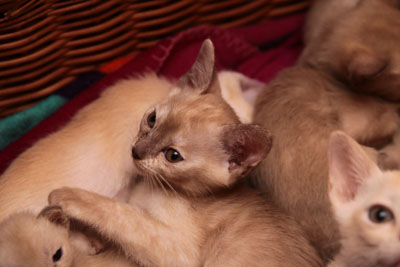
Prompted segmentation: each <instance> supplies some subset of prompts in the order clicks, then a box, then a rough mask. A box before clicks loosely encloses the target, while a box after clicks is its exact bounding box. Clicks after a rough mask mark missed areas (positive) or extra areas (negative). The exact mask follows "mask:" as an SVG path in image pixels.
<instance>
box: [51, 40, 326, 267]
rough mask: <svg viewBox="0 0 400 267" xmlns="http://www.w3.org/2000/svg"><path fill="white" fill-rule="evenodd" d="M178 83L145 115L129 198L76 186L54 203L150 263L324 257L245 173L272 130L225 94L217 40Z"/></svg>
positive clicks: (298, 262) (269, 262) (282, 262)
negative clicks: (244, 115) (243, 118)
mask: <svg viewBox="0 0 400 267" xmlns="http://www.w3.org/2000/svg"><path fill="white" fill-rule="evenodd" d="M178 85H179V87H177V88H175V89H174V90H173V91H172V93H171V95H170V97H169V98H168V99H166V100H165V101H162V102H160V103H159V104H156V105H155V106H154V107H153V108H150V109H149V111H148V112H147V113H146V114H145V115H144V117H143V120H142V123H141V127H140V131H139V133H138V136H137V140H136V142H135V144H134V146H133V148H132V155H133V158H134V163H135V165H136V166H137V168H138V169H139V171H140V173H141V175H142V176H143V180H142V181H140V182H138V184H137V185H135V187H134V188H133V191H132V194H131V198H130V201H129V203H128V204H127V203H121V202H117V201H114V200H112V199H109V198H106V197H103V196H101V195H98V194H95V193H93V192H88V191H85V190H82V189H73V188H62V189H57V190H55V191H53V192H52V193H51V194H50V195H49V203H50V204H51V205H59V206H60V207H62V209H63V211H64V212H65V213H66V214H67V215H68V216H71V217H72V218H75V219H77V220H80V221H82V222H83V223H86V224H88V225H90V226H92V227H94V228H95V229H97V230H98V231H99V232H100V233H101V234H102V235H103V236H105V237H106V238H107V239H110V240H112V241H113V242H115V243H116V244H117V245H119V247H121V248H122V250H123V251H124V252H125V253H126V254H127V256H129V257H130V258H133V259H135V260H136V261H137V262H139V263H140V264H142V265H143V266H185V267H186V266H277V267H278V266H296V267H297V266H322V263H321V261H320V259H319V257H318V256H317V254H316V252H315V250H314V249H313V248H312V247H311V245H310V244H309V243H308V241H307V240H306V239H305V238H304V236H303V233H302V231H301V229H300V227H299V226H298V225H297V223H295V222H294V220H293V219H291V218H290V217H288V216H286V215H284V214H283V213H281V212H279V211H278V210H277V209H275V208H274V207H273V206H272V205H270V204H268V203H267V202H266V201H265V199H264V198H263V197H261V196H260V195H259V193H258V192H257V191H255V190H253V189H250V188H249V187H248V186H247V185H246V184H245V183H244V182H243V181H244V180H243V178H244V177H245V176H246V175H247V174H248V173H249V172H250V171H251V170H252V169H253V168H254V167H255V166H257V165H258V163H259V162H260V161H261V160H263V159H264V158H265V157H266V155H267V154H268V151H269V149H270V147H271V138H270V136H269V133H268V132H267V131H266V130H264V129H263V128H262V127H260V126H257V125H246V124H240V121H239V119H238V118H237V116H236V115H235V113H234V112H233V110H232V109H231V108H230V107H229V106H228V105H227V104H226V103H225V102H224V101H223V100H222V98H221V93H220V91H219V90H220V89H219V84H218V81H217V77H216V74H215V66H214V49H213V45H212V43H211V41H209V40H207V41H205V42H204V43H203V46H202V48H201V49H200V52H199V56H198V58H197V60H196V62H195V64H194V65H193V67H192V69H191V70H190V71H189V72H188V73H187V74H186V75H185V76H183V77H182V78H181V79H180V81H179V82H178ZM170 149H174V151H175V154H174V155H175V157H173V158H172V156H171V157H169V156H168V155H170V154H169V152H171V150H170ZM176 153H179V154H176ZM178 155H180V156H178Z"/></svg>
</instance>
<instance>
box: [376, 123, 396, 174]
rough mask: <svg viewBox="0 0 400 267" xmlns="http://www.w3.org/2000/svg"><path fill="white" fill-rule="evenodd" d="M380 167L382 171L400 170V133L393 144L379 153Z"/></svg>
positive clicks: (394, 138)
mask: <svg viewBox="0 0 400 267" xmlns="http://www.w3.org/2000/svg"><path fill="white" fill-rule="evenodd" d="M378 152H379V153H378V166H379V168H380V169H382V170H400V131H397V132H396V134H395V135H394V137H393V142H392V143H390V144H389V145H387V146H385V147H384V148H382V149H381V150H379V151H378Z"/></svg>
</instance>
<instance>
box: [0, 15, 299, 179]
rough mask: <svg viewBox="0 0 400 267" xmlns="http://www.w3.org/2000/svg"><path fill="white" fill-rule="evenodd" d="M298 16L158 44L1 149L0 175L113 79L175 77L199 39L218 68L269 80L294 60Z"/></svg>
mask: <svg viewBox="0 0 400 267" xmlns="http://www.w3.org/2000/svg"><path fill="white" fill-rule="evenodd" d="M303 20H304V15H303V14H300V15H296V16H291V17H288V18H283V19H279V20H271V21H267V22H264V23H261V24H257V25H253V26H248V27H242V28H238V29H229V30H227V29H219V28H216V27H197V28H193V29H189V30H187V31H184V32H181V33H179V34H177V35H175V36H173V37H171V38H168V39H165V40H163V41H161V42H159V43H158V44H157V45H156V46H155V47H153V48H151V49H149V50H147V51H146V52H144V53H142V54H140V55H138V56H137V57H136V58H134V59H133V60H132V61H130V62H129V63H127V64H126V65H125V66H124V67H122V68H121V69H119V70H117V71H116V72H114V73H112V74H109V75H107V76H106V77H105V78H103V79H102V80H101V81H99V82H97V83H95V84H93V85H92V86H90V87H89V88H88V89H86V90H85V91H84V92H82V93H81V94H79V95H78V96H76V97H75V98H74V99H73V100H71V101H70V102H68V103H67V104H66V105H64V106H63V107H61V108H60V109H59V110H58V111H57V112H56V113H55V114H53V115H52V116H50V117H48V118H47V119H45V120H44V121H43V122H41V123H40V124H39V125H37V126H36V127H35V128H33V129H32V130H30V131H29V132H28V133H26V134H25V135H24V136H22V137H21V138H19V139H18V140H17V141H15V142H14V143H12V144H11V145H9V146H8V147H6V148H5V149H4V150H2V151H1V152H0V173H2V172H3V171H4V169H5V168H6V167H7V166H8V165H9V164H10V162H11V161H12V160H13V159H14V158H15V157H17V156H18V155H19V154H20V153H21V152H23V151H24V150H25V149H27V148H29V147H30V146H31V145H32V144H33V143H34V142H36V141H37V140H39V139H40V138H43V137H44V136H46V135H48V134H50V133H52V132H54V131H56V130H57V129H60V128H61V127H62V126H63V125H65V124H66V123H67V122H68V121H69V120H70V119H71V117H72V116H73V115H74V114H75V113H76V112H77V111H78V110H79V109H80V108H82V107H83V106H85V105H87V104H88V103H90V102H91V101H93V100H95V99H96V98H97V97H98V96H99V95H100V93H101V92H102V91H103V90H104V89H105V88H107V87H108V86H110V85H111V84H113V83H115V82H116V81H117V80H119V79H122V78H126V77H129V76H131V75H132V74H138V73H143V72H149V71H154V72H156V73H158V74H160V75H164V76H167V77H172V78H177V77H179V76H180V75H182V74H183V73H185V72H186V71H187V70H188V69H189V68H190V66H191V64H192V63H193V62H194V60H195V58H196V55H197V52H198V50H199V48H200V45H201V43H202V41H203V40H204V39H205V38H208V37H209V38H211V39H212V41H213V43H214V45H215V50H216V64H217V68H218V69H231V70H236V71H239V72H242V73H243V74H245V75H247V76H249V77H252V78H256V79H259V80H261V81H264V82H268V81H270V80H271V79H272V78H273V77H275V75H276V74H277V73H278V72H279V71H280V70H282V69H283V68H285V67H288V66H291V65H293V64H294V62H295V61H296V59H297V57H298V55H299V53H300V51H301V48H302V43H301V36H302V25H303Z"/></svg>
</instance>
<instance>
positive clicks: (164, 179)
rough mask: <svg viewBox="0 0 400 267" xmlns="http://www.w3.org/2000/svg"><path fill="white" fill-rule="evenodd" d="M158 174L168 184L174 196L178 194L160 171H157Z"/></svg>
mask: <svg viewBox="0 0 400 267" xmlns="http://www.w3.org/2000/svg"><path fill="white" fill-rule="evenodd" d="M158 176H159V177H160V178H161V179H162V180H163V181H164V182H165V183H166V184H167V185H168V187H169V188H170V189H171V190H172V191H173V192H174V194H175V195H176V196H179V195H178V192H176V190H175V188H174V187H173V186H172V185H171V184H170V183H169V182H168V181H167V179H165V178H164V176H162V175H161V174H160V173H158Z"/></svg>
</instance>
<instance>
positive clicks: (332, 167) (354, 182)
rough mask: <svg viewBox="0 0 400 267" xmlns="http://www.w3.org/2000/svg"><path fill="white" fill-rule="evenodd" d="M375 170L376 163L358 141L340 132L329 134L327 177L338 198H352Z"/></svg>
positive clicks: (347, 199) (344, 199)
mask: <svg viewBox="0 0 400 267" xmlns="http://www.w3.org/2000/svg"><path fill="white" fill-rule="evenodd" d="M375 170H378V169H377V167H376V165H375V164H374V163H373V162H372V160H370V159H369V158H368V155H367V154H366V153H365V151H364V150H363V149H362V148H361V146H360V145H359V144H358V143H356V142H355V141H354V140H352V139H351V138H350V137H349V136H347V135H346V134H344V133H342V132H335V133H333V134H332V135H331V139H330V142H329V177H330V182H331V184H332V189H333V192H334V193H335V194H336V196H337V197H338V198H340V199H341V200H343V201H350V200H353V199H354V198H355V197H356V195H357V192H358V190H359V188H360V186H361V185H362V184H363V183H364V182H365V180H366V179H369V178H371V177H373V176H374V175H376V172H375Z"/></svg>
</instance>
